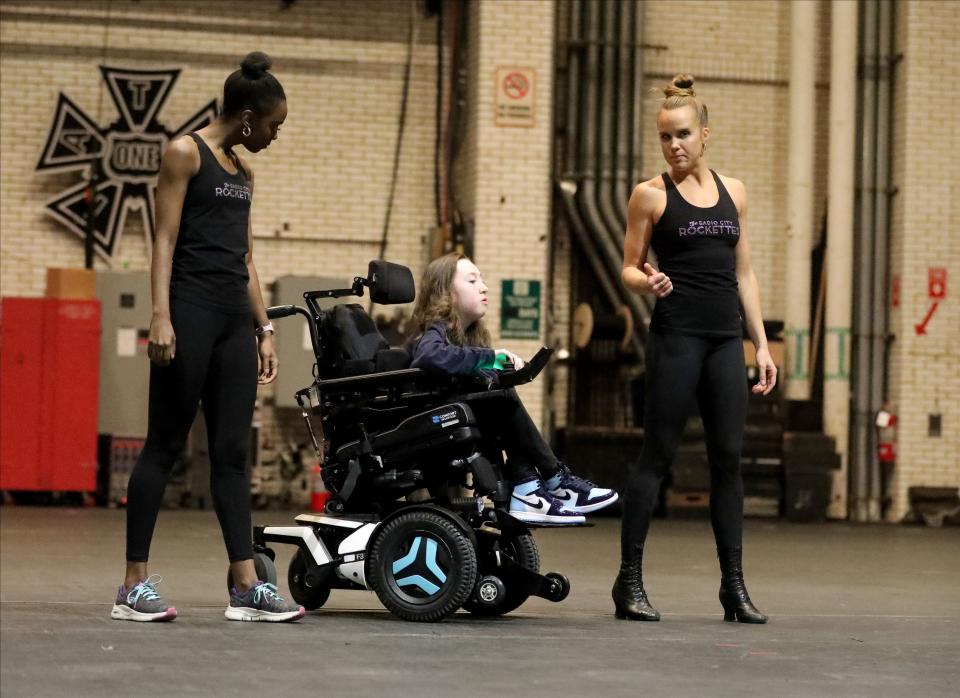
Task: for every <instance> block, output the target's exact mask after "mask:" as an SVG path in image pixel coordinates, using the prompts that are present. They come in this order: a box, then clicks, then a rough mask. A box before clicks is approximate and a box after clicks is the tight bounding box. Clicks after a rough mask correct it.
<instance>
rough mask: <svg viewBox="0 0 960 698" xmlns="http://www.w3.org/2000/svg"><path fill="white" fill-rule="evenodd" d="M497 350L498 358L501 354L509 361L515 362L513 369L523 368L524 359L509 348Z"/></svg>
mask: <svg viewBox="0 0 960 698" xmlns="http://www.w3.org/2000/svg"><path fill="white" fill-rule="evenodd" d="M495 351H496V353H497V358H499V357H500V355H503V356H504V357H505V358H506V360H507V361H509V362H510V363H512V364H513V369H514V370H515V371H519V370H520V369H521V368H523V359H521V358H520V357H519V356H517V355H516V354H514V353H513V352H512V351H510V350H509V349H496V350H495Z"/></svg>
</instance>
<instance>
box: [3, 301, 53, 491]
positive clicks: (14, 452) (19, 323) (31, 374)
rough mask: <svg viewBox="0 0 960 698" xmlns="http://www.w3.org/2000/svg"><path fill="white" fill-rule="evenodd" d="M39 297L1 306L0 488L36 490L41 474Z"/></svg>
mask: <svg viewBox="0 0 960 698" xmlns="http://www.w3.org/2000/svg"><path fill="white" fill-rule="evenodd" d="M43 303H44V299H43V298H4V299H3V301H2V305H0V490H35V489H38V488H37V482H38V474H39V472H40V436H39V435H40V431H41V429H40V380H41V378H42V376H43Z"/></svg>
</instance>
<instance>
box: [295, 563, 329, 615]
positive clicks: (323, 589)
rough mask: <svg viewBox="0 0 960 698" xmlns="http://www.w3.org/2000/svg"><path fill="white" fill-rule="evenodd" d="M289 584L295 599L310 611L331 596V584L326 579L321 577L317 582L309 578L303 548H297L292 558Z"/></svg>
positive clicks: (321, 604)
mask: <svg viewBox="0 0 960 698" xmlns="http://www.w3.org/2000/svg"><path fill="white" fill-rule="evenodd" d="M287 586H288V587H289V588H290V595H291V596H293V600H294V601H296V602H297V603H298V604H300V605H301V606H303V607H304V608H305V609H307V610H308V611H314V610H316V609H318V608H320V607H321V606H323V604H325V603H326V602H327V599H328V598H330V584H329V582H328V581H327V580H326V579H320V580H318V581H317V582H316V583H311V580H308V579H307V561H306V559H305V558H304V555H303V551H302V550H297V552H296V553H294V555H293V557H292V558H291V559H290V567H289V568H288V570H287Z"/></svg>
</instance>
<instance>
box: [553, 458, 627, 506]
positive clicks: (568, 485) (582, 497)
mask: <svg viewBox="0 0 960 698" xmlns="http://www.w3.org/2000/svg"><path fill="white" fill-rule="evenodd" d="M559 474H560V482H559V484H557V486H556V487H554V488H553V489H551V490H549V494H550V496H552V497H553V498H554V499H556V500H557V502H558V503H559V504H560V505H562V506H563V507H564V508H565V509H568V510H569V511H574V512H576V513H578V514H589V513H590V512H593V511H599V510H600V509H603V508H604V507H607V506H610V505H611V504H613V503H614V502H615V501H617V500H618V499H619V498H620V495H618V494H617V493H616V492H615V491H614V490H608V489H606V488H604V487H597V486H596V485H595V484H593V483H592V482H590V481H589V480H584V479H583V478H582V477H579V476H577V475H574V474H573V473H571V472H570V470H569V468H567V467H566V466H565V465H562V466H561V470H560V473H559ZM551 484H552V483H551Z"/></svg>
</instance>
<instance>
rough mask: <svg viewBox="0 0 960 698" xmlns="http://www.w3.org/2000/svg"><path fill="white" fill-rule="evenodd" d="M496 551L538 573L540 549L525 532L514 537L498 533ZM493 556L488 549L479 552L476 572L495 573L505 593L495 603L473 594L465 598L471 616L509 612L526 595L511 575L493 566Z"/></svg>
mask: <svg viewBox="0 0 960 698" xmlns="http://www.w3.org/2000/svg"><path fill="white" fill-rule="evenodd" d="M500 554H501V555H507V556H509V557H510V558H511V559H512V560H513V561H514V562H516V563H517V564H518V565H520V567H522V568H523V569H525V570H527V571H529V572H533V573H534V574H539V572H540V550H539V549H538V548H537V543H536V541H534V540H533V536H532V535H530V534H529V533H521V534H520V535H516V536H507V535H502V536H500ZM496 565H497V562H496V557H495V555H494V554H493V552H492V551H490V552H489V553H487V554H485V555H483V559H481V560H480V574H481V575H487V574H492V575H496V576H497V577H499V578H500V580H501V581H502V582H503V585H504V587H505V589H506V593H505V594H504V595H503V597H502V598H501V599H500V600H498V601H496V602H495V603H492V604H490V603H483V601H481V600H480V599H478V598H475V596H476V594H474V595H472V596H471V598H470V599H468V600H467V602H466V603H465V604H463V607H464V608H465V609H466V610H468V611H470V613H472V614H473V615H475V616H481V617H484V618H491V617H495V616H502V615H504V614H506V613H510V611H514V610H516V609H517V608H519V607H520V605H521V604H523V602H524V601H526V600H527V599H528V598H530V592H528V591H526V590H525V589H524V587H523V585H522V584H521V583H520V581H519V580H517V579H515V578H513V577H512V576H511V575H510V574H508V573H506V572H505V571H502V570H500V569H499V568H498V567H497V566H496Z"/></svg>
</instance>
